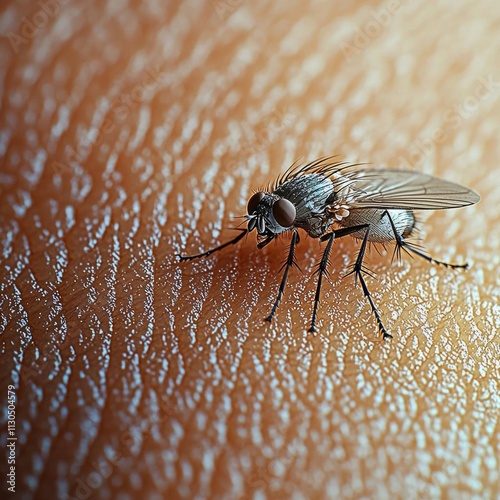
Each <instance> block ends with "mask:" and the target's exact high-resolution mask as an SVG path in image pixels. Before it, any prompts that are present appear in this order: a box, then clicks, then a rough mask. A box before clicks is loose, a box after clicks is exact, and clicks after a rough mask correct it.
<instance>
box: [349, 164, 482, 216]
mask: <svg viewBox="0 0 500 500" xmlns="http://www.w3.org/2000/svg"><path fill="white" fill-rule="evenodd" d="M343 175H346V174H345V173H343ZM347 177H349V181H350V182H349V194H348V195H347V197H346V198H347V200H349V201H348V204H349V205H350V207H351V208H387V209H396V210H397V209H403V210H404V209H410V210H441V209H447V208H458V207H465V206H467V205H473V204H474V203H477V202H478V201H479V195H477V194H476V193H475V192H474V191H471V190H470V189H468V188H466V187H464V186H460V185H459V184H455V183H454V182H449V181H445V180H442V179H437V178H436V177H432V176H431V175H426V174H421V173H418V172H410V171H405V170H358V171H351V172H349V173H348V174H347ZM341 196H342V195H341Z"/></svg>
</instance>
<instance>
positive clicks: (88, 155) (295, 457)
mask: <svg viewBox="0 0 500 500" xmlns="http://www.w3.org/2000/svg"><path fill="white" fill-rule="evenodd" d="M331 3H332V4H334V2H331ZM160 4H161V3H160V2H158V5H160ZM57 5H58V8H57V12H56V11H55V10H54V13H53V14H51V15H49V14H47V16H46V21H45V23H44V22H43V15H41V14H39V9H40V7H39V5H36V4H33V5H32V6H28V5H23V4H19V3H16V4H14V3H12V5H10V6H7V7H5V13H4V16H3V32H4V34H6V35H7V34H9V33H14V34H17V36H20V37H24V42H23V43H21V42H19V39H17V38H13V37H12V36H10V35H9V37H6V38H4V40H3V44H2V48H1V50H2V60H4V61H6V63H5V65H4V66H5V68H6V69H7V71H6V73H5V76H4V82H3V96H2V113H1V118H0V119H1V130H2V136H1V137H2V139H1V145H2V146H1V154H2V160H1V161H2V163H1V193H2V205H1V216H2V220H1V227H2V231H1V248H2V257H1V259H2V265H1V279H0V283H1V284H2V288H1V294H2V295H1V297H2V317H1V323H0V324H1V326H0V328H1V330H0V331H1V343H2V344H1V345H2V372H1V373H2V375H1V384H2V398H3V401H4V403H3V405H2V407H3V408H5V410H4V412H3V413H2V418H3V423H2V427H1V428H2V433H4V432H5V430H6V428H7V427H6V424H5V420H6V418H7V410H6V409H7V406H8V405H7V403H8V400H7V398H8V392H7V391H8V389H7V387H8V386H9V385H12V386H14V390H13V392H14V393H15V395H16V400H15V436H16V437H17V441H16V446H15V460H16V462H15V477H16V480H15V488H16V492H17V493H20V492H24V493H26V494H27V497H36V498H54V497H57V498H66V495H70V496H71V497H72V498H88V497H91V498H107V497H110V496H112V497H115V498H116V497H117V495H119V494H123V493H127V494H129V495H130V496H132V497H134V498H202V497H210V498H239V497H246V496H248V497H252V496H255V495H257V494H260V495H261V496H260V497H259V498H263V497H264V498H361V497H363V498H389V497H391V498H439V497H442V498H495V497H496V496H497V495H499V494H500V485H499V477H500V465H499V456H500V439H499V432H500V426H499V417H498V415H499V410H500V398H499V393H500V386H499V380H500V361H499V359H500V348H499V337H498V330H499V326H500V309H499V305H498V303H499V295H500V294H499V290H500V288H499V278H498V263H499V260H498V248H499V237H498V223H499V210H498V193H497V191H498V187H497V186H498V161H499V158H500V147H499V145H498V144H499V142H498V136H499V133H498V132H499V130H498V128H499V127H498V116H500V115H499V112H500V104H499V102H500V100H499V96H500V86H499V83H498V82H500V72H499V71H498V53H499V49H500V38H499V35H498V23H499V21H500V13H499V11H498V7H497V6H496V4H495V3H494V2H479V3H474V4H473V3H470V4H465V6H463V7H457V6H456V5H455V3H453V2H451V1H450V2H442V3H441V4H439V5H438V6H434V5H433V6H432V7H431V6H430V5H431V4H429V5H428V7H423V6H422V5H417V4H415V3H413V2H401V3H399V4H398V3H397V2H396V3H392V4H391V3H387V4H384V3H380V4H375V3H373V4H371V5H370V6H368V7H366V6H365V7H349V4H347V3H346V4H337V6H330V3H329V2H317V3H316V4H314V5H312V6H309V7H307V8H306V7H304V5H302V4H300V3H293V4H290V5H286V6H285V4H283V5H282V6H281V7H280V6H278V4H276V6H274V7H269V6H268V5H267V2H261V3H258V4H256V3H255V2H252V3H248V4H247V3H246V2H245V3H240V2H225V1H224V0H223V1H221V2H215V3H213V4H211V3H207V5H206V7H205V10H202V9H200V8H199V7H198V6H197V3H196V2H193V4H190V3H188V2H183V3H182V4H180V5H179V6H178V5H177V4H173V5H171V6H170V7H166V8H165V7H163V6H157V7H156V9H157V10H156V11H154V10H153V7H152V5H153V4H151V7H148V6H146V5H145V4H143V5H142V6H139V3H138V2H137V5H132V4H131V5H129V6H128V7H126V6H123V5H120V6H118V5H117V6H116V7H109V8H107V10H104V7H103V6H102V5H104V4H101V3H99V2H94V3H90V4H87V5H86V6H84V5H80V4H78V5H75V4H73V3H72V4H66V5H63V4H57ZM37 13H38V14H37ZM37 15H38V17H37V23H38V24H39V25H40V27H38V28H36V27H35V30H34V31H33V30H32V31H29V27H28V28H26V27H25V24H26V23H27V22H30V21H32V20H33V19H34V16H37ZM23 16H26V17H25V19H26V20H27V21H26V20H23ZM26 29H28V31H26ZM23 30H24V31H23ZM29 34H31V36H28V35H29ZM18 42H19V43H18ZM348 45H350V47H349V46H348ZM422 150H423V151H424V153H422V152H420V153H419V151H422ZM329 154H339V155H340V156H341V158H342V159H346V160H349V161H352V162H357V161H366V162H370V163H372V164H373V165H375V166H384V167H392V168H413V169H415V170H418V171H424V172H426V173H431V174H434V175H437V176H440V177H443V178H446V179H449V180H452V181H456V182H459V183H461V184H464V185H466V186H468V187H470V188H472V189H474V190H475V191H477V192H478V193H480V194H481V197H482V201H481V203H480V204H479V205H476V206H473V207H469V208H466V209H460V210H450V211H443V212H439V213H434V214H432V215H431V216H426V217H423V218H421V219H422V220H423V221H424V222H422V223H421V225H420V227H421V228H423V229H425V244H426V247H427V248H428V249H429V252H430V253H431V254H432V255H433V256H435V257H436V258H442V259H445V260H450V261H453V262H461V261H465V260H466V261H469V262H471V264H472V267H471V269H470V270H468V271H466V272H461V271H451V270H448V269H445V268H433V267H432V266H430V265H429V264H428V263H427V262H425V261H423V260H421V259H415V260H411V259H409V258H407V256H405V257H404V259H403V262H402V264H401V265H397V264H396V263H394V264H391V259H390V256H391V253H392V248H388V255H383V256H379V255H378V253H377V252H376V251H374V250H372V251H371V252H370V254H369V255H368V259H367V265H368V266H369V268H370V269H371V270H372V271H373V272H375V273H376V274H377V279H371V278H368V281H367V282H368V286H369V287H370V290H371V291H372V293H373V297H374V300H375V301H376V303H377V304H378V305H379V308H380V312H381V314H382V317H383V320H384V322H385V325H386V327H387V328H388V330H389V331H390V332H391V333H392V335H393V336H394V339H393V340H391V341H388V342H384V341H382V340H381V338H380V335H379V334H378V333H377V329H376V324H375V321H374V318H373V315H372V313H371V312H370V309H369V306H368V304H367V302H366V300H365V299H364V298H363V296H362V292H361V290H360V288H359V287H355V285H354V282H353V279H352V278H347V279H341V277H342V275H343V274H345V273H346V272H347V270H348V265H349V264H350V263H352V262H353V260H354V259H355V256H356V251H357V248H358V245H357V244H356V243H355V241H354V240H352V239H350V238H346V239H344V240H343V241H340V242H336V243H335V245H334V250H333V253H332V256H331V267H330V272H331V276H330V280H331V284H330V283H328V282H325V285H324V289H323V293H322V300H321V304H320V309H319V317H318V327H319V332H318V333H317V334H316V335H311V334H308V333H307V331H306V330H307V327H308V325H309V321H310V317H311V312H312V302H313V297H314V289H315V283H316V278H315V276H313V274H312V273H313V271H314V269H315V267H314V266H315V264H316V263H317V261H318V259H319V258H320V255H321V249H322V247H323V245H321V244H320V243H319V242H318V241H317V240H312V239H310V238H308V237H306V236H305V234H304V233H301V241H300V244H299V245H298V248H297V261H298V263H299V265H300V267H301V269H302V272H300V271H298V270H297V269H292V270H291V272H290V277H289V282H288V285H287V288H286V292H285V296H284V299H283V301H282V303H281V305H280V308H279V310H278V312H277V314H276V317H275V320H274V321H273V323H272V324H267V323H265V322H263V320H262V319H263V317H264V316H266V315H267V314H268V313H269V311H270V308H271V305H272V303H273V301H274V299H275V297H276V294H277V289H278V284H279V281H280V279H281V273H280V272H279V269H280V266H281V263H282V261H283V259H284V258H285V255H286V252H287V248H288V244H289V239H288V238H287V237H283V238H282V239H280V241H278V242H277V243H276V245H275V244H271V245H269V246H268V247H266V248H265V249H263V250H260V251H259V250H257V248H256V244H255V235H254V234H252V235H250V236H249V237H248V238H247V240H246V241H242V242H240V244H239V245H237V246H236V247H231V248H228V249H225V250H224V251H222V252H220V253H217V254H215V255H213V256H211V257H209V258H207V259H205V260H201V261H196V262H187V263H182V264H179V263H178V262H177V259H176V257H175V254H176V253H178V252H183V253H196V252H199V251H201V250H203V249H207V248H210V247H212V246H214V245H217V244H219V243H221V242H224V241H226V240H227V239H229V238H230V237H232V236H233V235H234V233H233V232H232V231H230V230H227V228H230V227H234V226H236V225H237V224H238V223H239V222H241V221H240V220H239V219H236V220H235V219H232V217H234V216H239V215H244V214H245V207H246V201H247V199H248V197H249V196H250V195H251V193H252V192H253V190H255V189H258V188H260V187H262V186H265V185H266V184H267V183H268V182H270V181H273V180H274V178H275V177H276V176H277V175H278V174H279V173H280V172H282V171H283V170H284V169H286V168H287V167H288V166H289V165H290V164H291V163H292V162H293V161H295V160H296V159H298V158H303V159H304V160H313V159H315V158H317V157H319V156H323V155H329ZM3 435H4V434H3ZM2 443H5V441H2ZM4 464H6V459H5V460H4V459H3V458H2V471H3V470H4V469H3V467H4ZM2 478H3V479H2V485H1V487H2V489H3V490H5V489H6V488H7V486H8V485H7V484H6V481H5V479H4V478H5V476H4V475H3V474H2ZM3 490H2V491H3ZM155 495H156V496H155Z"/></svg>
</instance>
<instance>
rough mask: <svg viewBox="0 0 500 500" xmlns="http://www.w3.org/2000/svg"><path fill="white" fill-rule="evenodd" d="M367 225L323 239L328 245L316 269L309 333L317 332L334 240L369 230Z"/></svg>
mask: <svg viewBox="0 0 500 500" xmlns="http://www.w3.org/2000/svg"><path fill="white" fill-rule="evenodd" d="M367 227H368V225H367V224H361V225H359V226H352V227H345V228H342V229H338V230H337V231H335V232H332V233H328V234H326V235H325V236H322V237H321V241H328V243H327V244H326V247H325V250H324V252H323V256H322V257H321V260H320V262H319V264H318V268H317V269H316V272H315V274H317V275H318V285H317V286H316V295H315V297H314V308H313V314H312V319H311V328H309V332H315V331H316V317H317V313H318V306H319V299H320V296H321V284H322V283H323V276H326V277H328V264H329V263H330V260H329V258H330V251H331V249H332V244H333V240H334V239H335V238H337V239H338V238H342V237H343V236H347V235H349V234H352V233H355V232H357V231H359V230H361V229H365V228H367Z"/></svg>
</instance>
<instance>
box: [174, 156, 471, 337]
mask: <svg viewBox="0 0 500 500" xmlns="http://www.w3.org/2000/svg"><path fill="white" fill-rule="evenodd" d="M333 158H334V157H327V158H321V159H319V160H316V161H314V162H312V163H309V164H307V165H305V166H302V167H300V166H297V165H295V164H294V165H292V166H291V167H290V168H289V169H288V170H287V171H286V172H285V173H284V174H283V175H281V176H280V177H279V178H278V179H277V180H276V181H275V183H274V184H273V185H272V186H271V187H270V188H268V190H266V191H258V192H256V193H254V194H253V195H252V196H251V197H250V199H249V200H248V204H247V214H246V215H245V216H244V218H245V219H246V223H247V227H246V229H243V228H240V229H239V230H240V234H238V236H236V238H234V239H232V240H230V241H228V242H226V243H224V244H222V245H220V246H218V247H215V248H213V249H211V250H208V251H206V252H203V253H200V254H196V255H187V256H183V255H180V254H179V255H178V257H179V259H180V260H181V261H187V260H193V259H198V258H201V257H207V256H208V255H211V254H213V253H214V252H218V251H219V250H222V249H223V248H225V247H227V246H229V245H234V244H236V243H238V242H239V241H240V240H242V239H243V238H244V237H245V236H246V235H247V234H248V233H250V232H252V231H253V230H256V232H257V247H258V248H259V249H260V248H263V247H265V246H266V245H267V244H269V243H270V242H271V241H273V240H274V239H276V238H277V237H278V236H279V235H281V234H284V233H289V234H291V242H290V247H289V250H288V257H287V259H286V261H285V263H284V266H283V268H284V272H283V277H282V280H281V284H280V287H279V291H278V296H277V297H276V300H275V302H274V305H273V307H272V309H271V312H270V314H269V316H267V318H265V319H266V321H271V320H272V319H273V317H274V314H275V313H276V310H277V309H278V305H279V303H280V301H281V299H282V297H283V293H284V291H285V286H286V282H287V278H288V272H289V270H290V268H291V267H292V266H296V267H298V266H297V263H296V260H295V248H296V246H297V244H298V243H299V232H298V230H299V229H301V230H303V231H305V232H306V233H307V234H308V235H309V236H311V237H312V238H319V239H320V241H322V242H324V243H326V245H325V247H324V250H323V255H322V257H321V260H320V261H319V263H318V267H317V270H316V274H317V276H318V282H317V285H316V294H315V297H314V307H313V313H312V318H311V326H310V328H309V331H310V332H314V331H316V319H317V312H318V306H319V301H320V296H321V286H322V282H323V278H324V277H325V276H327V274H328V265H329V257H330V252H331V249H332V245H333V242H334V240H335V239H339V238H343V237H344V236H348V235H349V236H351V237H354V238H356V239H358V240H360V241H361V246H360V249H359V251H358V254H357V258H356V260H355V262H354V264H353V265H352V270H351V271H350V272H349V273H348V274H347V275H354V278H355V281H356V283H357V282H358V280H359V282H360V283H361V288H362V290H363V294H364V296H365V297H366V299H367V300H368V303H369V304H370V307H371V310H372V312H373V314H374V316H375V319H376V322H377V326H378V329H379V332H380V333H381V334H382V336H383V338H384V339H387V338H392V335H390V334H389V333H388V331H387V329H386V328H385V326H384V324H383V322H382V317H381V315H380V312H379V310H378V308H377V306H376V305H375V302H374V300H373V298H372V296H371V294H370V291H369V290H368V286H367V284H366V281H365V275H371V273H370V271H369V270H368V269H367V268H366V267H365V266H364V265H363V259H364V257H365V253H366V247H367V244H368V243H375V244H382V245H385V244H387V243H394V245H395V247H394V255H396V256H397V258H398V259H400V258H401V251H402V250H403V251H405V252H406V253H408V254H409V255H411V254H414V255H417V256H418V257H421V258H423V259H425V260H427V261H428V262H430V263H432V264H437V265H442V266H446V267H448V268H452V269H466V268H467V267H468V264H450V263H448V262H443V261H441V260H437V259H434V258H432V257H430V256H429V255H427V254H426V252H425V251H424V250H423V248H422V247H421V246H419V245H417V244H415V243H413V242H411V241H410V237H411V236H412V235H413V233H414V231H415V215H414V210H443V209H448V208H459V207H464V206H467V205H473V204H474V203H477V202H478V201H479V195H477V194H476V193H475V192H474V191H472V190H470V189H468V188H466V187H463V186H460V185H459V184H455V183H453V182H449V181H445V180H442V179H438V178H436V177H432V176H430V175H426V174H421V173H417V172H411V171H404V170H382V169H380V170H379V169H368V168H364V167H363V166H362V165H361V164H355V165H350V164H348V163H347V162H335V161H332V160H333Z"/></svg>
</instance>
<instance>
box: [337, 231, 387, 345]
mask: <svg viewBox="0 0 500 500" xmlns="http://www.w3.org/2000/svg"><path fill="white" fill-rule="evenodd" d="M369 233H370V226H368V227H367V228H366V233H365V237H364V238H363V243H362V244H361V248H360V249H359V253H358V257H357V259H356V262H355V263H354V266H353V269H352V271H351V272H349V273H348V274H347V275H346V276H349V275H351V274H354V278H355V281H356V282H357V280H358V279H359V282H360V283H361V287H362V288H363V294H364V296H365V297H366V298H367V299H368V302H369V303H370V307H371V308H372V312H373V314H374V315H375V319H376V320H377V325H378V329H379V331H380V333H381V334H382V336H383V338H384V340H385V339H392V335H391V334H389V333H388V331H387V330H386V328H385V326H384V324H383V323H382V317H381V316H380V313H379V311H378V309H377V306H376V305H375V302H373V298H372V296H371V294H370V291H369V290H368V287H367V285H366V282H365V278H364V276H363V274H368V275H369V276H372V274H371V273H370V271H369V270H368V269H367V268H366V267H365V266H363V258H364V256H365V252H366V244H367V243H368V235H369Z"/></svg>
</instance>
